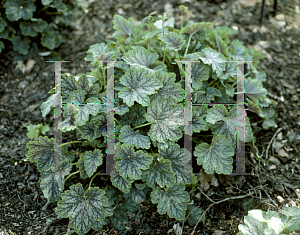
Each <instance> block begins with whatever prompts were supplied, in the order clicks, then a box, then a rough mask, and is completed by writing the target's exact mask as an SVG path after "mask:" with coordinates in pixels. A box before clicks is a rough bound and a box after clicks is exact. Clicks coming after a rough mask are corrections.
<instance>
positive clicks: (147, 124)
mask: <svg viewBox="0 0 300 235" xmlns="http://www.w3.org/2000/svg"><path fill="white" fill-rule="evenodd" d="M151 124H152V123H150V122H148V123H146V124H143V125H140V126H136V127H134V128H132V130H134V129H137V128H140V127H144V126H149V125H151Z"/></svg>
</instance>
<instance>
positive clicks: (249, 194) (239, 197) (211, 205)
mask: <svg viewBox="0 0 300 235" xmlns="http://www.w3.org/2000/svg"><path fill="white" fill-rule="evenodd" d="M198 189H199V190H200V191H201V192H202V193H203V195H204V196H206V197H207V198H209V197H208V196H207V195H206V194H205V193H204V192H203V191H202V190H201V189H200V188H199V187H198ZM253 193H254V192H251V193H248V194H246V195H241V196H233V197H229V198H225V199H223V200H220V201H217V202H213V203H212V204H210V205H209V207H207V209H206V210H205V211H204V212H203V213H202V215H201V217H200V218H199V219H198V221H197V224H196V225H195V227H194V229H193V231H192V233H191V235H194V233H195V231H196V228H197V226H198V223H199V222H200V221H201V219H202V217H203V216H204V215H205V214H206V212H207V211H208V210H209V208H211V207H213V206H214V205H217V204H220V203H222V202H226V201H229V200H234V199H241V198H245V197H249V196H251V195H252V194H253ZM209 200H210V201H213V200H211V199H210V198H209Z"/></svg>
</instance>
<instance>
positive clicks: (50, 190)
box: [40, 162, 72, 203]
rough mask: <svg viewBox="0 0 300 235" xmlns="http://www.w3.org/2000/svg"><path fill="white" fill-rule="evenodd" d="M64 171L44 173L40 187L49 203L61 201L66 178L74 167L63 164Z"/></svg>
mask: <svg viewBox="0 0 300 235" xmlns="http://www.w3.org/2000/svg"><path fill="white" fill-rule="evenodd" d="M62 170H63V171H58V172H54V171H53V170H48V171H46V172H43V173H42V180H41V183H40V187H41V190H42V192H43V194H44V196H45V197H46V198H47V200H48V202H49V203H52V202H58V201H59V200H60V196H61V192H63V190H64V185H65V179H64V176H65V175H66V174H70V172H71V170H72V165H71V164H70V163H66V162H65V163H63V166H62Z"/></svg>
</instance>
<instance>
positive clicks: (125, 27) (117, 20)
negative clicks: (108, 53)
mask: <svg viewBox="0 0 300 235" xmlns="http://www.w3.org/2000/svg"><path fill="white" fill-rule="evenodd" d="M113 25H114V26H113V28H114V30H115V32H114V34H113V35H112V36H113V37H114V38H117V39H118V38H119V37H120V36H126V37H128V36H129V37H131V36H133V37H136V36H137V35H138V30H139V26H137V25H136V24H135V22H134V19H133V18H132V17H130V18H129V19H128V20H126V19H125V18H124V17H123V16H120V15H118V14H115V15H114V20H113Z"/></svg>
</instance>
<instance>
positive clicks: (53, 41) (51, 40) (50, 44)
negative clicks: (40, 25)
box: [41, 29, 65, 51]
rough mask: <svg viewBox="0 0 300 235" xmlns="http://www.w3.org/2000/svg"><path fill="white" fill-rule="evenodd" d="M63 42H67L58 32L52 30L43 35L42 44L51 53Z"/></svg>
mask: <svg viewBox="0 0 300 235" xmlns="http://www.w3.org/2000/svg"><path fill="white" fill-rule="evenodd" d="M63 42H65V39H64V38H63V37H62V35H61V34H60V33H59V32H58V31H55V30H53V29H52V30H48V31H47V32H44V33H42V38H41V44H42V46H44V47H46V48H48V49H49V50H51V51H52V50H53V49H54V48H57V47H59V46H60V44H61V43H63Z"/></svg>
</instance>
